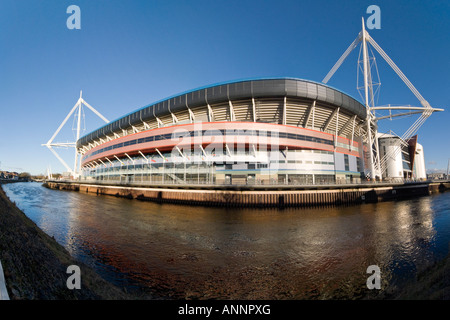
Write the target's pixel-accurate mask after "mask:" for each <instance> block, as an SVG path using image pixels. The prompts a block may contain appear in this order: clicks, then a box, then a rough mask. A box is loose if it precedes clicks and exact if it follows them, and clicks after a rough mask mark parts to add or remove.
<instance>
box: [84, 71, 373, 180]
mask: <svg viewBox="0 0 450 320" xmlns="http://www.w3.org/2000/svg"><path fill="white" fill-rule="evenodd" d="M366 117H367V113H366V108H365V106H364V105H362V104H361V103H359V102H358V101H357V100H355V99H354V98H352V97H350V96H349V95H347V94H345V93H343V92H341V91H339V90H336V89H334V88H331V87H329V86H327V85H324V84H320V83H316V82H312V81H307V80H301V79H293V78H273V79H249V80H242V81H235V82H228V83H221V84H217V85H211V86H207V87H203V88H199V89H196V90H192V91H189V92H185V93H182V94H179V95H176V96H172V97H170V98H167V99H164V100H161V101H159V102H156V103H153V104H150V105H148V106H145V107H144V108H141V109H139V110H137V111H135V112H132V113H130V114H127V115H125V116H124V117H122V118H120V119H118V120H116V121H112V122H110V123H108V124H107V125H105V126H103V127H101V128H99V129H97V130H96V131H94V132H92V133H90V134H88V135H86V136H84V137H81V138H80V139H78V141H77V144H76V148H77V152H78V154H81V155H82V158H81V177H80V179H81V180H89V181H96V182H99V183H102V182H104V183H105V182H107V183H111V184H114V183H120V184H127V185H149V184H150V185H158V184H165V185H166V184H216V185H222V184H233V185H249V184H250V185H251V184H262V185H272V184H275V185H280V184H293V185H299V184H303V185H305V184H306V185H310V184H330V183H350V182H352V183H358V182H361V179H362V178H363V177H364V175H363V174H364V170H365V168H364V166H365V162H366V161H364V158H365V157H367V155H366V153H367V152H366V151H367V150H366V149H367V148H365V147H364V146H365V141H364V137H365V136H366V126H365V123H366V121H365V119H366ZM363 179H364V178H363Z"/></svg>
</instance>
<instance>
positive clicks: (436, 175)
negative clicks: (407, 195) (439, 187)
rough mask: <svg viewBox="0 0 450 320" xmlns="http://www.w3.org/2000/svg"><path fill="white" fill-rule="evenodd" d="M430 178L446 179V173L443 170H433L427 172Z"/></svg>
mask: <svg viewBox="0 0 450 320" xmlns="http://www.w3.org/2000/svg"><path fill="white" fill-rule="evenodd" d="M427 177H428V179H430V180H442V179H445V174H444V173H442V172H433V173H429V174H427Z"/></svg>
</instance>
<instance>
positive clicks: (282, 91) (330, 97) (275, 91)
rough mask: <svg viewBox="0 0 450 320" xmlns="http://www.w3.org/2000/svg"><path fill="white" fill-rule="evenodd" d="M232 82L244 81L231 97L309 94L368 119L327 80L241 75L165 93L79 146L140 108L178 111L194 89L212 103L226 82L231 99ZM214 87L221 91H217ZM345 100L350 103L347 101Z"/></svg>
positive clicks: (194, 91) (134, 113)
mask: <svg viewBox="0 0 450 320" xmlns="http://www.w3.org/2000/svg"><path fill="white" fill-rule="evenodd" d="M282 81H285V83H284V87H283V88H276V86H275V85H274V84H276V83H277V84H278V86H279V85H280V84H281V82H282ZM287 81H289V82H291V81H292V83H294V82H295V83H296V84H297V86H296V88H294V87H293V86H292V83H291V85H290V86H288V85H287ZM271 82H272V85H273V88H270V86H268V85H267V86H264V84H265V83H267V84H270V83H271ZM246 83H247V84H248V83H250V88H249V87H248V86H247V87H245V84H246ZM254 83H262V87H263V88H256V92H255V90H254V89H255V88H254V85H253V84H254ZM299 84H305V85H306V86H305V87H302V88H300V86H299ZM307 84H312V85H313V86H316V88H317V90H315V89H311V88H308V85H307ZM230 85H234V86H238V85H242V88H234V89H233V90H234V92H233V93H232V95H233V97H232V98H236V96H239V95H242V96H243V97H244V96H247V97H248V96H252V97H262V96H264V95H266V96H270V95H273V96H277V95H287V96H299V97H305V98H310V99H316V100H320V101H323V102H328V103H331V104H335V105H337V106H342V107H343V108H344V109H346V110H348V111H350V112H353V113H355V114H357V115H358V116H360V117H361V118H364V119H365V117H366V109H365V107H364V106H363V105H362V104H361V103H360V102H359V101H358V100H356V99H355V98H353V97H352V96H350V95H348V94H346V93H344V92H342V91H340V90H339V89H336V88H334V87H331V86H329V85H326V84H323V83H320V82H316V81H312V80H306V79H300V78H294V77H260V78H243V79H239V80H230V81H224V82H219V83H215V84H210V85H206V86H201V87H197V88H195V89H191V90H188V91H184V92H181V93H177V94H174V95H172V96H169V97H166V98H164V99H161V100H158V101H156V102H153V103H151V104H148V105H145V106H143V107H141V108H139V109H136V110H134V111H132V112H129V113H127V114H125V115H123V116H122V117H120V118H117V119H115V120H113V121H111V122H109V123H108V124H106V125H104V126H102V127H100V128H98V129H96V130H94V131H92V132H90V133H88V134H86V135H84V136H83V137H81V138H80V139H79V140H78V141H77V146H78V145H79V143H78V142H81V141H82V140H91V139H95V138H96V137H93V136H92V135H93V134H97V136H98V133H99V132H100V131H101V130H102V129H104V128H106V127H107V126H109V125H111V124H113V123H117V122H120V121H121V120H123V119H125V118H127V117H129V116H133V115H136V114H137V113H141V111H143V110H145V111H147V113H148V116H154V115H155V110H154V109H155V108H157V109H158V110H156V112H157V113H158V115H160V112H164V111H167V110H168V109H169V110H170V109H172V110H170V111H173V112H176V111H179V110H177V109H179V108H177V106H176V105H175V104H177V103H176V102H175V101H176V100H177V99H178V100H179V101H178V104H179V105H184V106H187V105H188V104H189V103H188V95H191V96H193V95H195V93H197V95H198V97H197V99H196V100H203V101H205V100H206V102H207V103H209V102H212V103H213V102H214V100H218V99H219V100H223V98H224V95H225V92H222V91H223V90H221V89H222V87H224V86H226V87H227V92H226V97H227V98H229V99H231V97H230V90H229V86H230ZM244 87H245V88H244ZM319 87H321V88H323V89H322V90H319V89H318V88H319ZM215 89H217V90H215ZM258 89H261V90H264V92H262V91H261V92H258ZM327 89H328V90H331V91H328V92H327ZM208 90H209V91H213V92H212V94H213V95H212V96H211V97H210V98H209V99H208V93H207V91H208ZM239 90H241V92H239ZM249 90H250V92H249ZM324 90H325V91H324ZM202 91H204V94H203V93H201V92H202ZM214 91H218V92H217V93H215V92H214ZM288 91H289V92H288ZM319 91H321V92H319ZM335 92H336V93H337V95H335ZM298 93H301V94H304V95H298ZM339 95H342V96H341V97H339ZM344 96H346V97H347V99H344V98H343V97H344ZM182 100H185V101H182ZM209 100H210V101H209ZM344 100H345V102H347V103H344ZM170 101H172V107H171V106H170ZM174 102H175V104H174ZM191 102H192V101H191ZM194 104H195V103H194ZM160 105H161V110H160V108H159V106H160ZM162 105H164V106H162ZM358 105H359V106H358ZM150 109H151V110H152V112H149V111H150ZM163 109H164V110H163ZM141 120H142V119H141ZM119 126H120V125H119ZM89 136H90V137H89ZM88 137H89V138H88Z"/></svg>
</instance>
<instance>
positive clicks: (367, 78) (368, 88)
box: [322, 18, 443, 179]
mask: <svg viewBox="0 0 450 320" xmlns="http://www.w3.org/2000/svg"><path fill="white" fill-rule="evenodd" d="M360 42H362V54H363V68H362V69H363V70H362V71H363V75H364V103H365V107H366V111H367V117H366V141H367V148H368V151H369V156H368V160H369V163H368V167H369V168H368V172H367V176H368V177H369V176H370V178H372V179H375V178H376V177H380V178H381V177H382V172H383V167H384V165H385V163H386V159H387V158H388V157H390V156H392V155H388V154H385V155H384V156H383V159H381V160H380V152H379V147H378V132H377V131H378V129H377V128H378V125H377V121H378V120H381V119H387V118H390V119H391V118H392V116H391V115H390V116H382V117H376V116H375V110H389V112H391V111H392V110H396V109H399V108H398V107H391V106H389V107H375V99H374V90H373V86H374V83H373V79H372V74H371V63H370V57H369V51H368V44H371V45H372V46H373V47H374V48H375V50H376V51H377V52H378V53H379V54H380V55H381V56H382V57H383V59H384V60H385V61H386V62H387V63H388V64H389V66H390V67H391V68H392V69H393V70H394V71H395V73H396V74H397V75H398V76H399V77H400V79H402V81H403V82H404V83H405V84H406V86H407V87H408V88H409V89H410V90H411V91H412V93H413V94H414V95H415V96H416V97H417V99H418V100H419V101H420V103H421V105H422V106H423V107H421V108H418V107H417V108H416V107H414V108H402V109H414V110H417V111H413V112H409V113H408V114H416V113H421V116H420V117H419V119H417V120H416V122H414V123H413V125H412V126H411V127H410V128H409V129H408V130H407V131H406V132H405V133H404V134H403V135H402V137H400V140H401V141H407V140H408V139H410V138H411V137H412V136H413V135H414V134H415V133H416V132H417V130H418V129H419V128H420V126H421V125H422V124H423V123H424V122H425V120H426V119H427V118H428V117H429V116H430V115H431V114H432V113H433V112H435V111H443V109H437V108H432V107H431V105H430V104H429V103H428V101H426V100H425V99H424V98H423V97H422V95H421V94H420V93H419V91H418V90H417V89H416V88H415V87H414V86H413V84H412V83H411V82H410V81H409V80H408V78H407V77H406V76H405V75H404V74H403V72H402V71H401V70H400V69H399V68H398V67H397V65H395V63H394V62H393V61H392V59H391V58H389V56H388V55H387V54H386V53H385V52H384V51H383V49H381V47H380V46H379V45H378V44H377V43H376V42H375V40H374V39H373V38H372V37H371V36H370V35H369V33H368V32H367V31H366V29H365V25H364V18H362V30H361V32H360V33H359V34H358V37H357V38H356V39H355V40H354V41H353V42H352V43H351V44H350V46H349V47H348V48H347V50H346V51H345V52H344V53H343V55H342V56H341V57H340V58H339V60H338V61H337V62H336V64H335V65H334V66H333V68H332V69H331V70H330V71H329V72H328V74H327V75H326V76H325V78H324V79H323V80H322V82H323V83H325V84H326V83H327V82H328V81H329V80H330V79H331V77H332V76H333V75H334V73H335V72H336V71H337V70H338V69H339V67H340V66H341V65H342V63H343V62H344V60H345V59H346V58H347V57H348V56H349V54H350V53H351V52H352V51H353V50H354V49H355V48H356V47H357V46H358V44H359V43H360ZM358 63H359V61H358ZM358 69H359V68H358ZM358 89H359V88H358Z"/></svg>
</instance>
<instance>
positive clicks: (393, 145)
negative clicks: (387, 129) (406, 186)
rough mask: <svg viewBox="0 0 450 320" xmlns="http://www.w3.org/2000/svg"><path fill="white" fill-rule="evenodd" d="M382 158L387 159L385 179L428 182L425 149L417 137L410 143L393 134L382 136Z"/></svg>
mask: <svg viewBox="0 0 450 320" xmlns="http://www.w3.org/2000/svg"><path fill="white" fill-rule="evenodd" d="M378 143H379V147H380V158H385V159H386V160H385V165H384V166H383V167H384V171H383V173H382V175H383V178H384V179H388V180H389V179H416V180H426V179H427V175H426V169H425V157H424V152H423V147H422V145H421V144H419V143H417V136H414V137H412V138H411V139H409V140H408V141H404V140H402V139H401V138H400V137H398V136H395V135H391V134H380V136H379V138H378Z"/></svg>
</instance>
